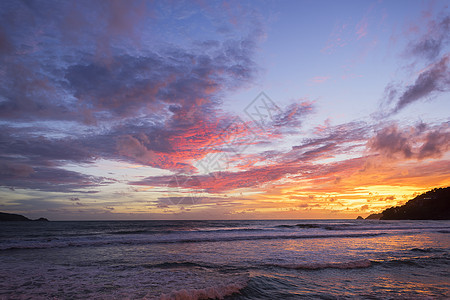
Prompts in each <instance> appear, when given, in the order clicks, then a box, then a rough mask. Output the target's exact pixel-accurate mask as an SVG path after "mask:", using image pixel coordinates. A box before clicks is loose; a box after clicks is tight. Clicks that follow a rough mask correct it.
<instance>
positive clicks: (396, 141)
mask: <svg viewBox="0 0 450 300" xmlns="http://www.w3.org/2000/svg"><path fill="white" fill-rule="evenodd" d="M369 147H370V148H371V149H372V150H375V151H379V152H380V153H383V154H385V155H386V156H387V157H393V156H394V155H395V154H400V155H401V156H403V157H405V158H410V157H411V156H412V150H411V148H412V146H411V140H410V139H409V136H407V135H406V136H405V133H404V132H403V131H399V130H398V128H397V126H395V125H393V126H390V127H386V128H384V129H383V130H381V131H380V132H378V133H377V135H376V136H375V137H374V138H372V139H371V140H370V141H369Z"/></svg>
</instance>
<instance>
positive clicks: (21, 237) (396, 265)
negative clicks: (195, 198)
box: [0, 220, 450, 299]
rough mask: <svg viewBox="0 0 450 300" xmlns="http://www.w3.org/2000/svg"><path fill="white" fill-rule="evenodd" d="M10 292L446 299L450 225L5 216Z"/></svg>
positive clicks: (3, 257)
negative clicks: (64, 219) (14, 219)
mask: <svg viewBox="0 0 450 300" xmlns="http://www.w3.org/2000/svg"><path fill="white" fill-rule="evenodd" d="M1 227H2V230H1V233H0V237H1V243H0V263H1V265H2V268H1V271H0V298H1V299H27V298H31V299H49V298H51V299H68V298H70V299H86V298H93V299H208V298H212V299H214V298H217V299H347V298H350V299H352V298H365V299H387V298H389V299H405V298H408V299H426V298H432V299H445V298H448V297H449V296H450V294H449V287H450V286H449V281H448V269H449V266H450V259H449V258H450V256H449V254H450V236H449V233H450V222H449V221H376V220H375V221H372V220H371V221H368V220H364V221H359V220H358V221H357V220H270V221H95V222H19V223H17V222H3V223H2V224H1Z"/></svg>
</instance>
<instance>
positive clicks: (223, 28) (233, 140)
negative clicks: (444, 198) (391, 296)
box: [0, 0, 450, 220]
mask: <svg viewBox="0 0 450 300" xmlns="http://www.w3.org/2000/svg"><path fill="white" fill-rule="evenodd" d="M448 6H449V2H448V1H415V0H408V1H400V0H398V1H306V0H302V1H201V0H199V1H120V0H111V1H25V0H23V1H9V0H6V1H1V2H0V211H3V212H10V213H20V214H24V215H26V216H28V217H31V218H38V217H47V218H49V219H50V220H151V219H179V220H185V219H320V218H325V219H346V218H356V217H357V216H359V215H361V216H364V217H365V216H367V215H369V214H371V213H378V212H381V211H382V210H383V209H385V208H388V207H391V206H393V205H402V204H404V203H405V202H406V201H407V200H409V199H411V198H412V197H414V196H415V195H418V194H420V193H422V192H425V191H427V190H429V189H432V188H436V187H446V186H449V185H450V151H449V150H450V117H449V116H450V104H449V100H450V93H449V92H450V46H449V41H450V28H449V27H450V13H449V11H450V9H449V7H448Z"/></svg>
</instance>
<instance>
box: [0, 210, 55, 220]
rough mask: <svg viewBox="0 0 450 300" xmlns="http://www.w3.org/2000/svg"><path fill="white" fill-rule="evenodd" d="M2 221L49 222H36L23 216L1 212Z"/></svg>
mask: <svg viewBox="0 0 450 300" xmlns="http://www.w3.org/2000/svg"><path fill="white" fill-rule="evenodd" d="M0 221H5V222H7V221H48V220H47V219H46V218H39V219H36V220H32V219H28V218H27V217H25V216H22V215H18V214H8V213H4V212H0Z"/></svg>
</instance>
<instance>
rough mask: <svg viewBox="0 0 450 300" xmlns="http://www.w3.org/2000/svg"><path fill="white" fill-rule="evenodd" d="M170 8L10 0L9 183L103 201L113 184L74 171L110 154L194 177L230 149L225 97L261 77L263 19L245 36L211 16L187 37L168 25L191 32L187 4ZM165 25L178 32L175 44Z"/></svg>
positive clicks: (5, 112) (2, 7) (4, 31)
mask: <svg viewBox="0 0 450 300" xmlns="http://www.w3.org/2000/svg"><path fill="white" fill-rule="evenodd" d="M192 5H193V6H194V7H195V6H196V4H192ZM212 5H216V4H212ZM167 8H168V7H166V4H165V3H145V2H142V1H128V2H127V3H126V4H125V3H124V2H123V1H109V2H104V1H77V2H55V1H53V2H52V1H50V2H49V1H26V2H19V1H17V2H14V1H3V2H1V3H0V28H1V30H0V53H1V57H0V118H1V120H2V121H3V123H2V128H1V129H2V132H1V133H0V165H1V167H2V168H1V169H2V171H1V172H0V176H1V179H2V181H1V185H3V186H7V187H10V188H30V189H38V190H45V191H61V192H79V193H94V192H97V191H96V190H92V188H94V187H96V186H101V185H103V184H108V183H110V182H111V181H110V180H109V179H107V178H101V177H93V176H88V175H85V174H81V173H77V172H74V171H69V170H65V169H64V168H65V166H66V165H67V164H75V165H79V164H91V163H94V162H95V161H96V160H97V159H100V158H101V159H109V160H116V161H127V162H131V163H139V164H144V165H147V166H152V167H155V168H161V169H168V170H172V171H177V172H182V173H191V172H195V167H193V166H192V163H193V161H194V160H199V159H201V158H203V157H205V155H207V154H208V153H210V152H211V151H218V149H219V148H220V147H223V146H224V144H225V142H224V141H223V140H221V139H220V138H219V135H220V134H221V133H222V132H223V130H224V128H225V127H226V126H228V124H229V123H230V122H231V120H232V119H233V118H234V117H235V116H232V115H225V114H223V113H221V112H220V104H221V99H222V98H223V96H224V95H225V94H226V93H228V92H230V91H233V90H234V89H237V88H239V87H242V86H244V85H246V84H247V83H248V82H250V81H251V80H252V79H253V77H254V75H255V74H256V72H257V69H256V65H255V63H254V62H253V55H254V52H255V50H256V48H257V43H258V41H259V40H260V38H261V36H262V34H263V32H262V30H261V25H260V23H259V20H258V16H257V15H256V14H253V13H249V14H245V16H246V18H244V19H243V20H242V22H243V27H242V28H235V27H233V26H228V25H229V24H227V23H228V22H229V20H228V17H227V16H223V15H221V14H220V13H219V14H217V15H214V16H213V17H211V16H203V14H202V15H201V16H199V17H201V18H203V17H204V18H205V20H204V21H205V22H207V23H205V24H210V25H211V26H210V27H211V28H210V29H206V30H205V31H203V32H202V34H201V36H195V35H192V36H191V35H186V36H189V38H186V36H185V37H180V35H179V32H178V31H177V32H174V31H173V28H174V27H173V24H171V25H170V26H168V25H167V24H166V23H167V22H166V21H167V20H170V21H171V22H175V23H177V26H176V28H184V29H183V30H186V31H187V32H188V31H190V30H191V28H189V26H186V27H183V26H182V25H183V24H185V23H186V22H185V21H184V20H183V18H179V15H185V13H186V11H187V7H186V4H182V3H180V4H178V5H174V6H171V7H170V9H167ZM190 9H191V10H192V7H190ZM212 11H214V9H212V10H211V12H212ZM204 14H208V13H207V12H204ZM214 14H215V13H214ZM49 20H51V22H49ZM183 22H184V23H183ZM208 22H209V23H208ZM153 23H158V24H159V25H160V26H159V27H158V28H162V29H164V28H165V27H164V26H168V28H171V29H170V30H169V31H167V32H164V30H163V32H164V36H163V37H162V40H161V41H163V43H161V41H158V40H157V38H155V37H156V36H158V35H159V36H160V35H161V34H160V33H158V34H155V35H153V33H154V32H153V28H154V26H150V25H151V24H153ZM161 26H162V27H161ZM206 27H208V26H206ZM219 27H220V28H225V27H226V28H227V30H226V33H224V34H219V35H218V34H217V29H218V28H219ZM144 29H145V30H144ZM194 31H195V30H194ZM194 31H192V32H194ZM196 32H197V31H196ZM197 39H198V40H197ZM172 40H173V43H172V42H170V41H172ZM38 123H39V125H37V124H38ZM42 124H45V125H42ZM211 145H214V146H215V148H214V147H212V146H211Z"/></svg>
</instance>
